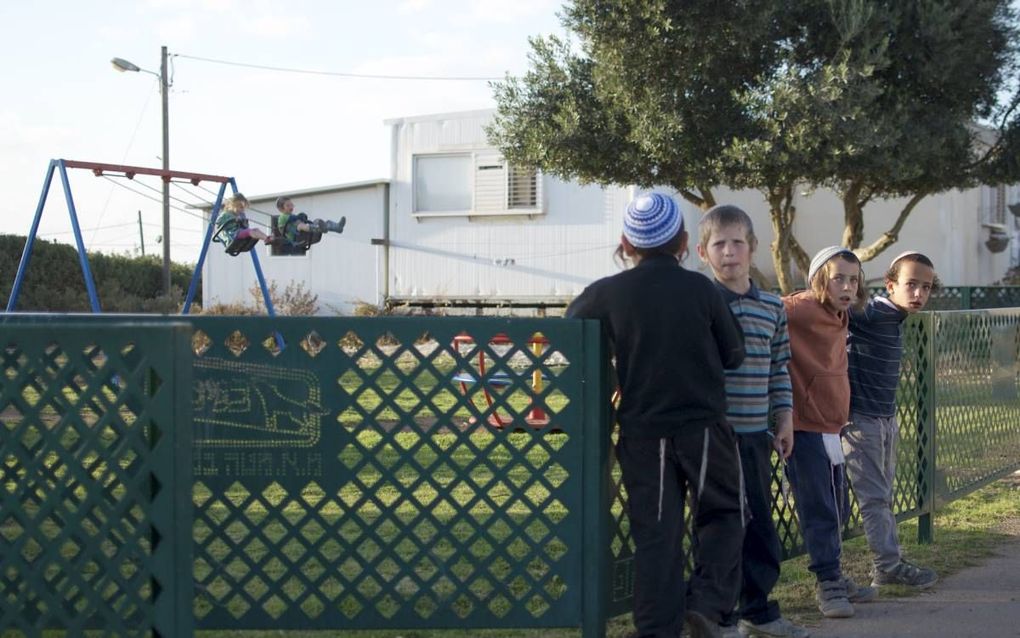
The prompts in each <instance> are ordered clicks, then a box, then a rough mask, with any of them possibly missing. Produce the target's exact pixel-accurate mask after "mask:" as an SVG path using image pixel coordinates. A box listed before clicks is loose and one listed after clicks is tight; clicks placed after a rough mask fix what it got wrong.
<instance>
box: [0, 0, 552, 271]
mask: <svg viewBox="0 0 1020 638" xmlns="http://www.w3.org/2000/svg"><path fill="white" fill-rule="evenodd" d="M561 4H562V0H374V1H371V2H368V1H365V0H135V1H126V0H51V1H50V2H21V1H14V0H8V1H6V2H2V3H0V36H2V37H0V59H2V60H3V61H4V62H3V64H2V65H0V87H2V94H3V96H4V97H3V99H0V167H2V169H3V170H2V173H0V175H2V177H0V185H2V188H3V194H2V196H0V220H2V222H3V231H2V232H3V233H5V234H17V235H25V234H27V233H28V232H29V230H30V228H31V221H32V216H33V215H34V214H35V210H36V208H37V206H38V203H39V198H40V193H41V191H42V186H43V182H44V178H45V174H46V169H47V166H48V164H49V162H50V160H51V159H56V158H63V159H72V160H82V161H95V162H105V163H111V164H125V165H132V166H145V167H152V168H159V167H160V166H161V164H162V159H161V153H162V116H161V109H160V95H159V80H158V73H159V67H160V47H161V46H166V47H167V49H168V51H169V53H170V71H169V73H168V76H169V77H170V79H171V81H172V86H171V88H170V91H169V93H168V96H169V130H170V154H169V155H170V167H171V168H172V169H176V170H183V171H191V172H199V173H211V174H216V175H227V176H233V177H234V178H235V179H236V180H237V185H238V188H239V189H240V190H241V191H242V192H244V193H245V194H246V195H249V196H251V195H258V194H262V193H273V192H279V191H288V190H299V189H305V188H314V187H318V186H326V185H333V184H341V183H347V182H357V181H361V180H370V179H379V178H387V177H389V172H390V157H389V152H390V137H389V129H388V127H387V126H386V125H385V124H384V120H386V119H392V118H399V117H406V116H413V115H423V114H430V113H446V112H452V111H461V110H474V109H480V108H492V107H493V106H494V101H493V99H492V89H491V87H490V85H489V82H488V81H486V80H451V81H435V80H396V79H361V78H350V77H340V76H337V75H331V74H359V75H376V76H413V77H423V76H425V77H436V76H440V77H455V78H465V77H467V78H503V77H505V75H506V74H507V73H509V74H512V75H520V74H522V73H524V72H525V71H526V70H527V66H528V63H527V56H528V52H529V45H528V38H529V37H531V36H536V35H548V34H559V35H562V34H563V30H562V27H561V25H560V21H559V17H558V15H557V14H558V12H559V11H560V7H561ZM113 57H119V58H123V59H125V60H129V61H131V62H133V63H134V64H136V65H138V66H139V67H141V68H142V69H144V70H146V71H151V72H152V73H144V72H140V73H130V72H128V73H119V72H117V71H115V70H114V68H113V66H112V65H111V64H110V59H111V58H113ZM225 62H229V63H231V64H225ZM243 65H248V66H243ZM254 67H275V68H285V69H292V70H295V71H274V70H267V69H259V68H254ZM297 71H310V72H314V73H302V72H297ZM68 175H69V181H70V184H71V190H72V194H73V197H74V203H75V208H76V209H77V212H78V217H79V223H80V226H81V228H82V236H83V238H84V242H85V246H86V249H87V250H89V251H93V250H95V251H101V252H106V253H120V254H124V253H127V254H138V253H139V252H141V246H142V241H141V236H144V246H145V251H146V253H148V254H161V253H162V247H161V246H160V244H158V243H157V239H159V236H160V233H161V229H162V222H161V220H162V212H161V211H162V208H161V204H160V197H161V194H160V188H161V185H160V183H159V181H158V178H144V179H143V178H139V179H136V180H134V181H133V182H132V181H128V180H124V179H120V178H118V179H112V178H104V177H96V176H94V175H92V173H91V172H89V171H86V170H80V169H78V170H70V171H69V172H68ZM171 196H172V197H173V198H174V200H173V202H172V205H173V209H172V210H171V211H170V212H171V224H170V226H171V233H170V238H171V239H170V249H171V258H172V259H173V260H174V261H178V262H194V261H195V260H196V259H197V256H198V251H199V248H200V244H201V239H202V231H203V227H202V223H201V221H200V220H199V219H198V218H197V216H196V215H197V214H196V213H195V212H194V211H193V210H191V209H189V207H188V205H189V204H194V203H198V202H200V201H201V200H202V199H203V198H209V197H211V195H210V194H209V193H208V192H205V191H203V190H201V189H196V188H192V187H190V186H188V187H186V188H179V187H176V186H175V187H172V189H171ZM139 211H140V214H141V220H142V229H141V232H140V231H139V227H138V218H139ZM39 236H40V237H42V238H45V239H50V240H55V241H60V242H65V243H73V241H74V240H73V234H72V232H71V223H70V218H69V215H68V209H67V205H66V203H65V201H64V198H63V194H62V190H61V189H60V186H59V181H58V180H55V181H54V185H53V187H52V188H51V190H50V194H49V197H48V199H47V202H46V204H45V207H44V209H43V215H42V220H41V223H40V228H39Z"/></svg>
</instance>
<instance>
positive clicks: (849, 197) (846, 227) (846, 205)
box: [840, 182, 864, 250]
mask: <svg viewBox="0 0 1020 638" xmlns="http://www.w3.org/2000/svg"><path fill="white" fill-rule="evenodd" d="M861 186H862V185H861V183H860V182H853V183H851V184H850V187H849V188H848V189H847V190H846V191H845V192H844V193H843V239H842V241H841V242H840V244H842V245H843V246H846V247H847V248H849V249H850V250H854V249H855V248H857V247H858V246H860V245H861V242H862V241H864V209H863V203H862V202H861V201H860V197H861Z"/></svg>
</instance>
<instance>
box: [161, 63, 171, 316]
mask: <svg viewBox="0 0 1020 638" xmlns="http://www.w3.org/2000/svg"><path fill="white" fill-rule="evenodd" d="M166 57H167V55H166V47H165V46H164V47H161V48H160V64H159V93H160V96H162V98H163V170H164V171H169V170H170V105H169V93H170V83H169V77H168V76H167V68H166V66H167V65H166ZM163 294H164V295H167V296H169V295H170V176H169V175H163Z"/></svg>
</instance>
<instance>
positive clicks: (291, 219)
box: [274, 197, 347, 246]
mask: <svg viewBox="0 0 1020 638" xmlns="http://www.w3.org/2000/svg"><path fill="white" fill-rule="evenodd" d="M276 210H278V211H280V214H279V216H277V218H276V220H275V222H274V224H275V226H276V232H277V234H278V236H279V237H280V239H281V240H282V241H283V242H286V243H287V244H289V245H290V246H300V245H302V244H303V243H305V242H304V241H303V240H302V235H304V236H305V237H307V235H308V234H309V233H312V234H320V235H321V234H322V233H327V232H330V233H342V232H344V226H346V225H347V218H346V217H341V218H340V220H339V221H335V222H334V221H331V220H322V219H316V220H315V221H309V220H308V215H306V214H305V213H298V214H296V215H295V214H294V202H293V201H292V200H291V198H289V197H278V198H277V199H276ZM312 243H314V242H312Z"/></svg>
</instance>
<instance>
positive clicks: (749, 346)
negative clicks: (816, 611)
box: [698, 206, 810, 638]
mask: <svg viewBox="0 0 1020 638" xmlns="http://www.w3.org/2000/svg"><path fill="white" fill-rule="evenodd" d="M698 233H699V235H700V240H699V242H698V256H699V257H701V259H702V261H705V262H707V263H708V264H709V265H710V266H711V267H712V274H713V275H714V276H715V283H716V286H717V287H718V289H719V291H720V292H721V293H722V296H723V299H724V300H726V302H727V303H728V304H729V306H730V310H731V311H732V312H733V316H734V317H736V319H737V321H738V322H739V323H740V327H741V328H742V329H743V331H744V348H745V350H746V356H745V358H744V362H743V364H742V365H741V366H740V367H739V368H736V369H734V370H726V404H727V409H726V418H727V419H728V420H729V422H730V425H731V426H733V429H734V431H735V432H736V434H737V445H738V448H739V451H740V463H741V470H742V472H741V473H742V475H743V476H742V478H743V480H744V483H745V485H746V492H745V495H746V498H747V505H748V509H749V510H750V513H751V516H750V521H749V522H748V524H747V527H746V529H745V532H744V544H743V548H742V559H741V572H742V573H741V589H740V601H739V604H738V606H737V610H736V612H735V614H734V616H735V617H734V618H729V619H724V620H726V621H727V623H729V622H730V621H735V620H739V622H738V623H737V631H738V632H739V633H740V635H741V636H793V637H796V638H806V637H807V636H809V635H810V634H809V633H808V631H807V630H806V629H804V628H802V627H798V626H796V625H794V624H793V623H791V622H790V621H789V620H787V619H785V618H783V616H782V614H781V613H780V611H779V604H778V603H777V602H775V601H774V600H769V594H770V593H771V592H772V588H773V587H774V586H775V584H776V581H777V580H779V565H780V562H781V560H782V555H781V547H780V543H779V535H778V534H777V533H776V527H775V523H774V522H773V520H772V458H771V457H772V450H773V447H774V448H775V450H776V452H778V453H779V456H780V458H781V459H782V460H784V461H785V460H786V458H787V457H788V456H789V455H790V452H792V451H793V390H792V387H791V385H790V375H789V373H788V372H787V369H786V366H787V362H788V361H789V360H790V336H789V334H788V332H787V327H786V310H785V308H784V307H783V302H782V300H780V298H779V297H777V296H776V295H773V294H772V293H769V292H765V291H763V290H759V289H758V287H757V286H755V285H754V282H752V281H751V277H750V270H751V258H752V255H753V254H754V249H755V248H756V247H757V245H758V239H757V237H755V234H754V227H753V225H752V224H751V218H750V217H749V216H748V215H747V213H745V212H744V211H743V210H741V209H740V208H737V207H736V206H716V207H714V208H712V209H711V210H709V211H708V212H707V213H705V215H704V216H703V217H702V218H701V223H700V224H699V225H698ZM770 413H771V414H772V416H773V417H774V419H775V423H776V431H775V438H774V439H773V438H772V433H770V432H769V431H768V424H769V414H770ZM730 633H732V630H730Z"/></svg>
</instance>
